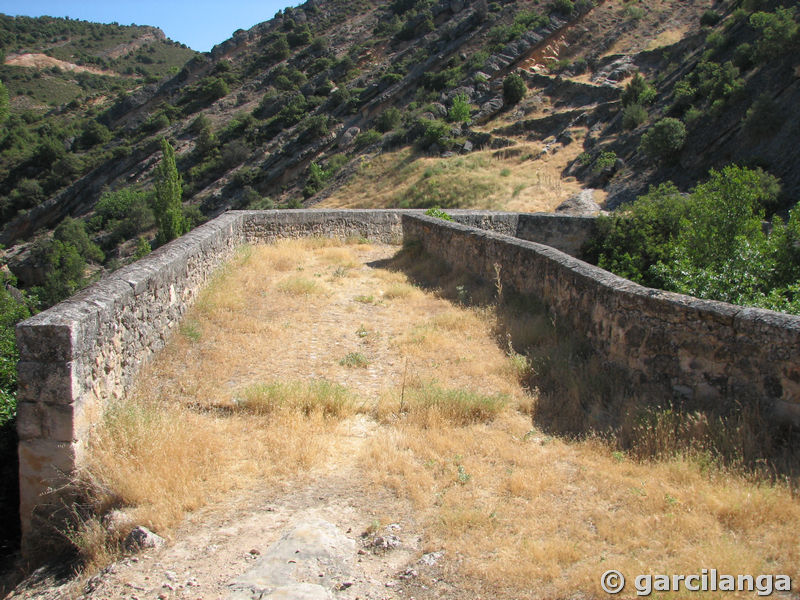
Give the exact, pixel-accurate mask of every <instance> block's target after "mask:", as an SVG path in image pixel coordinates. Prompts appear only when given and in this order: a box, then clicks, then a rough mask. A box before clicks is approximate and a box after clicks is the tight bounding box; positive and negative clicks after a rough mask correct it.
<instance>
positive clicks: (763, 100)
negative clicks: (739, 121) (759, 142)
mask: <svg viewBox="0 0 800 600" xmlns="http://www.w3.org/2000/svg"><path fill="white" fill-rule="evenodd" d="M782 124H783V114H782V112H781V109H780V106H779V105H778V103H777V102H775V100H773V99H772V96H771V95H770V94H769V93H767V92H765V93H763V94H761V95H760V96H759V97H758V98H756V99H755V101H754V102H753V104H752V105H751V106H750V108H749V109H747V114H746V115H745V118H744V129H745V131H746V132H747V134H748V135H750V136H752V137H756V138H759V137H766V136H769V135H772V134H773V133H775V132H776V131H778V130H779V129H780V128H781V125H782Z"/></svg>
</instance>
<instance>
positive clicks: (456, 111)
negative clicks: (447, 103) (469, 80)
mask: <svg viewBox="0 0 800 600" xmlns="http://www.w3.org/2000/svg"><path fill="white" fill-rule="evenodd" d="M469 114H470V105H469V97H468V96H467V95H466V94H457V95H456V96H455V97H454V98H453V105H452V106H451V107H450V110H449V111H448V112H447V118H448V119H449V120H450V121H452V122H455V123H468V122H469V120H470V119H469Z"/></svg>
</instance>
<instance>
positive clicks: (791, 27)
mask: <svg viewBox="0 0 800 600" xmlns="http://www.w3.org/2000/svg"><path fill="white" fill-rule="evenodd" d="M750 25H751V26H752V27H753V29H755V30H756V31H758V33H759V39H758V42H756V50H757V52H758V57H759V58H760V59H761V60H770V59H772V58H777V57H778V56H780V55H782V54H783V53H785V52H788V51H789V50H790V49H791V46H792V42H793V41H794V40H795V38H796V37H797V34H798V29H800V25H798V24H797V23H796V22H795V20H794V16H793V11H792V10H790V9H788V8H783V7H778V8H776V9H775V12H757V13H753V14H752V15H750Z"/></svg>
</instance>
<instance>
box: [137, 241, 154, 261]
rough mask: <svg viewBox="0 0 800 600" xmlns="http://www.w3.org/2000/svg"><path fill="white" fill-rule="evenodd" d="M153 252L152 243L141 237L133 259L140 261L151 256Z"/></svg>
mask: <svg viewBox="0 0 800 600" xmlns="http://www.w3.org/2000/svg"><path fill="white" fill-rule="evenodd" d="M151 250H152V249H151V248H150V242H148V241H147V240H146V239H145V238H143V237H141V236H140V237H139V239H138V240H136V250H134V252H133V258H135V259H136V260H139V259H140V258H142V257H143V256H147V255H148V254H150V252H151Z"/></svg>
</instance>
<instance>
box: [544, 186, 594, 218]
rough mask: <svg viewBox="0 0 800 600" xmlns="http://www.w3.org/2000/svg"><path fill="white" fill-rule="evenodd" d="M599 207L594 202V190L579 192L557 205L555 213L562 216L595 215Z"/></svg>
mask: <svg viewBox="0 0 800 600" xmlns="http://www.w3.org/2000/svg"><path fill="white" fill-rule="evenodd" d="M600 210H601V209H600V205H599V204H597V202H595V201H594V190H592V189H587V190H581V191H580V192H578V193H577V194H575V195H574V196H572V197H571V198H569V199H567V200H565V201H564V202H562V203H561V204H559V205H558V207H557V208H556V210H555V212H557V213H559V214H562V215H575V216H578V215H596V214H597V213H599V212H600Z"/></svg>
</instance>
